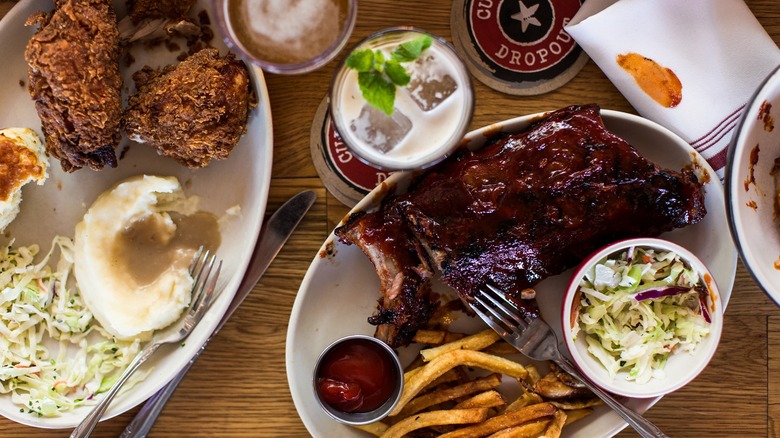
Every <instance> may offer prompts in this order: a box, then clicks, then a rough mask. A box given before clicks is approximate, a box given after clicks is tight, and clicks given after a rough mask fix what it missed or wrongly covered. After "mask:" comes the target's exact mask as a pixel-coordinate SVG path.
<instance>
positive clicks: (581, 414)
mask: <svg viewBox="0 0 780 438" xmlns="http://www.w3.org/2000/svg"><path fill="white" fill-rule="evenodd" d="M565 412H566V424H564V426H568V425H570V424H572V423H574V422H575V421H577V420H580V419H582V418H585V417H587V416H588V415H590V414H591V413H593V409H591V408H582V409H571V410H567V411H565Z"/></svg>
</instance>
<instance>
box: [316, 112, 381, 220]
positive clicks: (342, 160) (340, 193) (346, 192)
mask: <svg viewBox="0 0 780 438" xmlns="http://www.w3.org/2000/svg"><path fill="white" fill-rule="evenodd" d="M310 143H311V157H312V160H313V161H314V167H315V168H316V169H317V174H318V175H319V176H320V179H321V180H322V182H323V184H324V185H325V188H326V189H328V191H329V192H330V193H331V194H332V195H333V196H335V197H336V199H338V200H339V201H340V202H341V203H342V204H344V205H346V206H348V207H354V206H355V204H357V203H358V201H360V200H361V199H363V197H364V196H366V194H368V192H370V191H371V190H373V189H374V187H376V186H377V185H378V184H379V183H381V182H382V181H384V180H385V179H387V177H389V176H390V174H391V173H392V172H389V171H387V170H380V169H377V168H375V167H372V166H370V165H368V164H366V163H364V162H362V161H360V160H359V159H358V158H357V157H356V156H355V155H354V154H352V152H350V151H349V148H347V145H345V144H344V142H343V141H342V140H341V137H340V136H339V134H338V132H337V131H336V128H335V126H334V125H333V122H332V120H331V117H330V111H329V110H328V98H327V97H325V98H324V99H323V100H322V102H321V103H320V105H319V107H317V112H316V113H315V114H314V120H313V121H312V124H311V139H310Z"/></svg>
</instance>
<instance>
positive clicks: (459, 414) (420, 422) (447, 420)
mask: <svg viewBox="0 0 780 438" xmlns="http://www.w3.org/2000/svg"><path fill="white" fill-rule="evenodd" d="M487 415H488V408H475V409H449V410H443V411H430V412H423V413H421V414H415V415H412V416H411V417H407V418H405V419H403V420H401V421H399V422H398V423H395V424H394V425H393V426H391V427H390V428H388V429H387V430H386V431H385V433H383V434H382V435H381V438H400V437H402V436H404V435H406V434H408V433H409V432H411V431H413V430H417V429H422V428H423V427H431V426H439V425H443V424H471V423H479V422H481V421H485V418H487Z"/></svg>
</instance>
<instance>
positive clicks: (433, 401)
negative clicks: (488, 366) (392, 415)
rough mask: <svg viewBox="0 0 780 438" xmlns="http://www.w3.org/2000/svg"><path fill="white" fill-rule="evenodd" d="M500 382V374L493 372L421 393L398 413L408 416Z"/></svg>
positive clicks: (492, 386) (494, 385)
mask: <svg viewBox="0 0 780 438" xmlns="http://www.w3.org/2000/svg"><path fill="white" fill-rule="evenodd" d="M500 384H501V375H500V374H496V373H493V374H491V375H489V376H487V377H483V378H481V379H475V380H472V381H469V382H466V383H463V384H461V385H458V386H453V387H452V388H445V389H439V390H436V391H433V392H429V393H428V394H425V395H421V396H419V397H417V398H415V399H414V400H412V401H410V402H409V403H408V404H407V405H406V406H405V407H404V408H403V410H402V411H401V412H400V413H399V414H398V415H399V416H401V417H408V416H409V415H412V414H416V413H418V412H420V411H422V410H423V409H426V408H429V407H431V406H434V405H438V404H439V403H444V402H446V401H450V400H455V399H456V398H458V397H463V396H465V395H470V394H473V393H475V392H479V391H485V390H487V389H493V388H495V387H497V386H498V385H500Z"/></svg>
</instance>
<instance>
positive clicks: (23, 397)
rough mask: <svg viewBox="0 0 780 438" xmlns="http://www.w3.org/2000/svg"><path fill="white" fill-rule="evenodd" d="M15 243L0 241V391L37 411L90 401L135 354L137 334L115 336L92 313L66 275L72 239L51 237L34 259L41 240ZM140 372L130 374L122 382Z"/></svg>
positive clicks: (49, 412)
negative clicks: (128, 337) (2, 245)
mask: <svg viewBox="0 0 780 438" xmlns="http://www.w3.org/2000/svg"><path fill="white" fill-rule="evenodd" d="M12 245H13V242H11V243H9V244H8V245H7V246H6V247H5V248H0V335H1V336H0V355H2V362H0V394H10V395H11V399H12V401H13V402H14V403H15V404H17V405H19V407H20V408H19V410H20V412H23V413H28V414H31V415H36V416H39V417H51V416H58V415H59V414H60V413H61V412H66V411H70V410H72V409H74V408H76V407H78V406H80V405H89V404H95V395H96V394H99V393H101V392H105V391H107V390H108V389H109V388H110V387H111V385H112V384H113V383H114V381H116V379H117V378H118V377H119V375H120V374H121V373H122V371H124V369H125V368H126V367H127V366H128V365H129V364H130V362H131V361H132V360H133V359H134V358H135V356H136V355H137V354H138V351H139V349H140V348H139V347H140V343H141V340H140V339H135V340H132V341H127V340H117V339H114V338H113V337H112V336H111V335H110V334H108V333H107V332H106V331H105V330H103V328H102V327H100V325H99V324H97V322H96V321H94V320H93V319H92V313H90V311H89V309H88V308H87V307H86V306H85V305H84V303H83V301H82V300H81V298H80V297H79V293H78V290H77V288H76V286H75V281H74V280H73V279H72V278H71V272H72V267H73V242H72V240H71V239H69V238H67V237H63V236H57V237H55V238H54V240H53V242H52V246H51V249H50V250H49V252H48V253H47V254H45V255H44V256H43V257H42V258H41V259H40V260H39V261H37V262H36V261H35V258H36V256H37V255H39V247H38V245H30V246H20V247H18V248H14V247H13V246H12ZM57 249H58V250H59V253H60V258H59V261H58V262H57V264H56V266H55V268H54V269H52V268H51V267H50V265H49V262H50V261H51V259H52V255H53V254H54V253H55V250H57ZM143 377H144V373H141V374H138V375H137V376H133V378H131V379H130V381H129V382H128V384H127V385H129V386H127V387H126V388H123V389H124V390H127V389H129V388H130V387H132V386H133V384H134V383H137V382H138V381H140V380H142V379H143Z"/></svg>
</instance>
